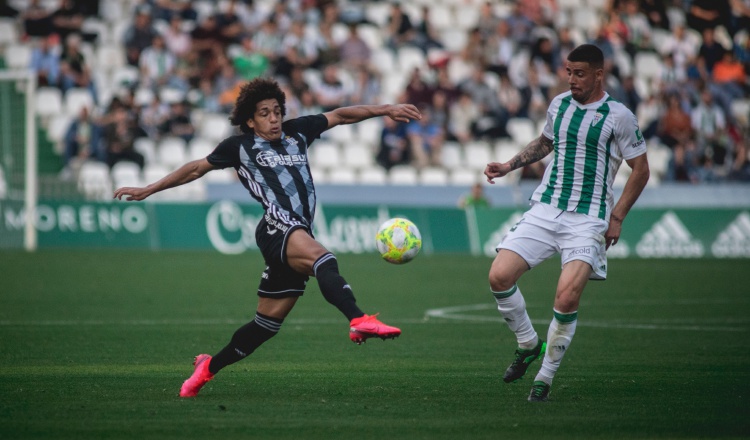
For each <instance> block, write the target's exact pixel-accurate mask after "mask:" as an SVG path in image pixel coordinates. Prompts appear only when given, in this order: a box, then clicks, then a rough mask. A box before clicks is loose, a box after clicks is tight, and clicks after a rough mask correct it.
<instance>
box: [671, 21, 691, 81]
mask: <svg viewBox="0 0 750 440" xmlns="http://www.w3.org/2000/svg"><path fill="white" fill-rule="evenodd" d="M664 46H665V48H664V51H665V53H668V54H671V55H672V58H673V59H674V65H675V68H676V69H678V70H680V71H683V72H685V74H686V75H687V66H688V64H689V63H690V61H691V60H693V59H694V58H695V57H696V56H697V55H698V49H699V48H698V47H696V46H695V44H694V43H693V42H692V41H691V40H690V38H689V37H688V34H687V32H686V31H685V27H684V26H681V25H676V26H675V28H674V29H673V30H672V35H670V37H669V39H668V41H667V42H666V43H665V45H664Z"/></svg>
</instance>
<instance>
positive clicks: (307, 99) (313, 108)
mask: <svg viewBox="0 0 750 440" xmlns="http://www.w3.org/2000/svg"><path fill="white" fill-rule="evenodd" d="M299 104H300V109H299V115H300V116H310V115H317V114H320V113H323V108H322V107H321V106H320V105H319V104H318V102H317V101H316V100H315V95H313V93H312V91H311V90H310V89H306V90H303V91H302V93H301V94H300V96H299ZM287 105H288V104H287Z"/></svg>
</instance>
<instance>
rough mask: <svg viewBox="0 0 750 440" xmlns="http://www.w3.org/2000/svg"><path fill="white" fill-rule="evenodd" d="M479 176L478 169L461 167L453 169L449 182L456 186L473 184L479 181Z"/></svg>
mask: <svg viewBox="0 0 750 440" xmlns="http://www.w3.org/2000/svg"><path fill="white" fill-rule="evenodd" d="M479 178H480V173H478V172H477V171H474V170H469V169H466V168H459V169H456V170H453V171H451V173H450V176H449V177H448V182H449V183H450V184H451V185H455V186H471V185H473V184H475V183H477V181H478V180H479Z"/></svg>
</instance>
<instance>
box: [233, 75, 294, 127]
mask: <svg viewBox="0 0 750 440" xmlns="http://www.w3.org/2000/svg"><path fill="white" fill-rule="evenodd" d="M266 99H275V100H276V101H277V102H278V103H279V106H280V107H281V117H282V118H283V117H284V116H286V95H285V94H284V91H283V90H281V87H279V83H277V82H276V81H275V80H273V79H271V78H255V79H254V80H252V81H250V82H248V83H247V84H245V85H243V86H242V88H240V96H238V97H237V102H236V103H235V104H234V109H233V110H232V115H231V116H230V117H229V122H230V123H231V124H232V125H238V126H239V127H240V130H242V132H243V133H250V132H251V131H252V129H251V128H250V127H248V126H247V121H249V120H250V119H252V118H253V115H254V114H255V110H257V107H258V103H259V102H261V101H265V100H266Z"/></svg>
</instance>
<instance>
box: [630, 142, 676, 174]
mask: <svg viewBox="0 0 750 440" xmlns="http://www.w3.org/2000/svg"><path fill="white" fill-rule="evenodd" d="M671 158H672V150H670V149H669V147H667V146H666V145H661V144H655V145H653V144H652V145H649V146H648V166H649V168H650V169H651V177H654V176H655V175H656V176H659V177H664V176H665V175H666V174H667V168H668V167H669V160H670V159H671ZM622 166H624V167H626V166H627V165H622Z"/></svg>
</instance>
